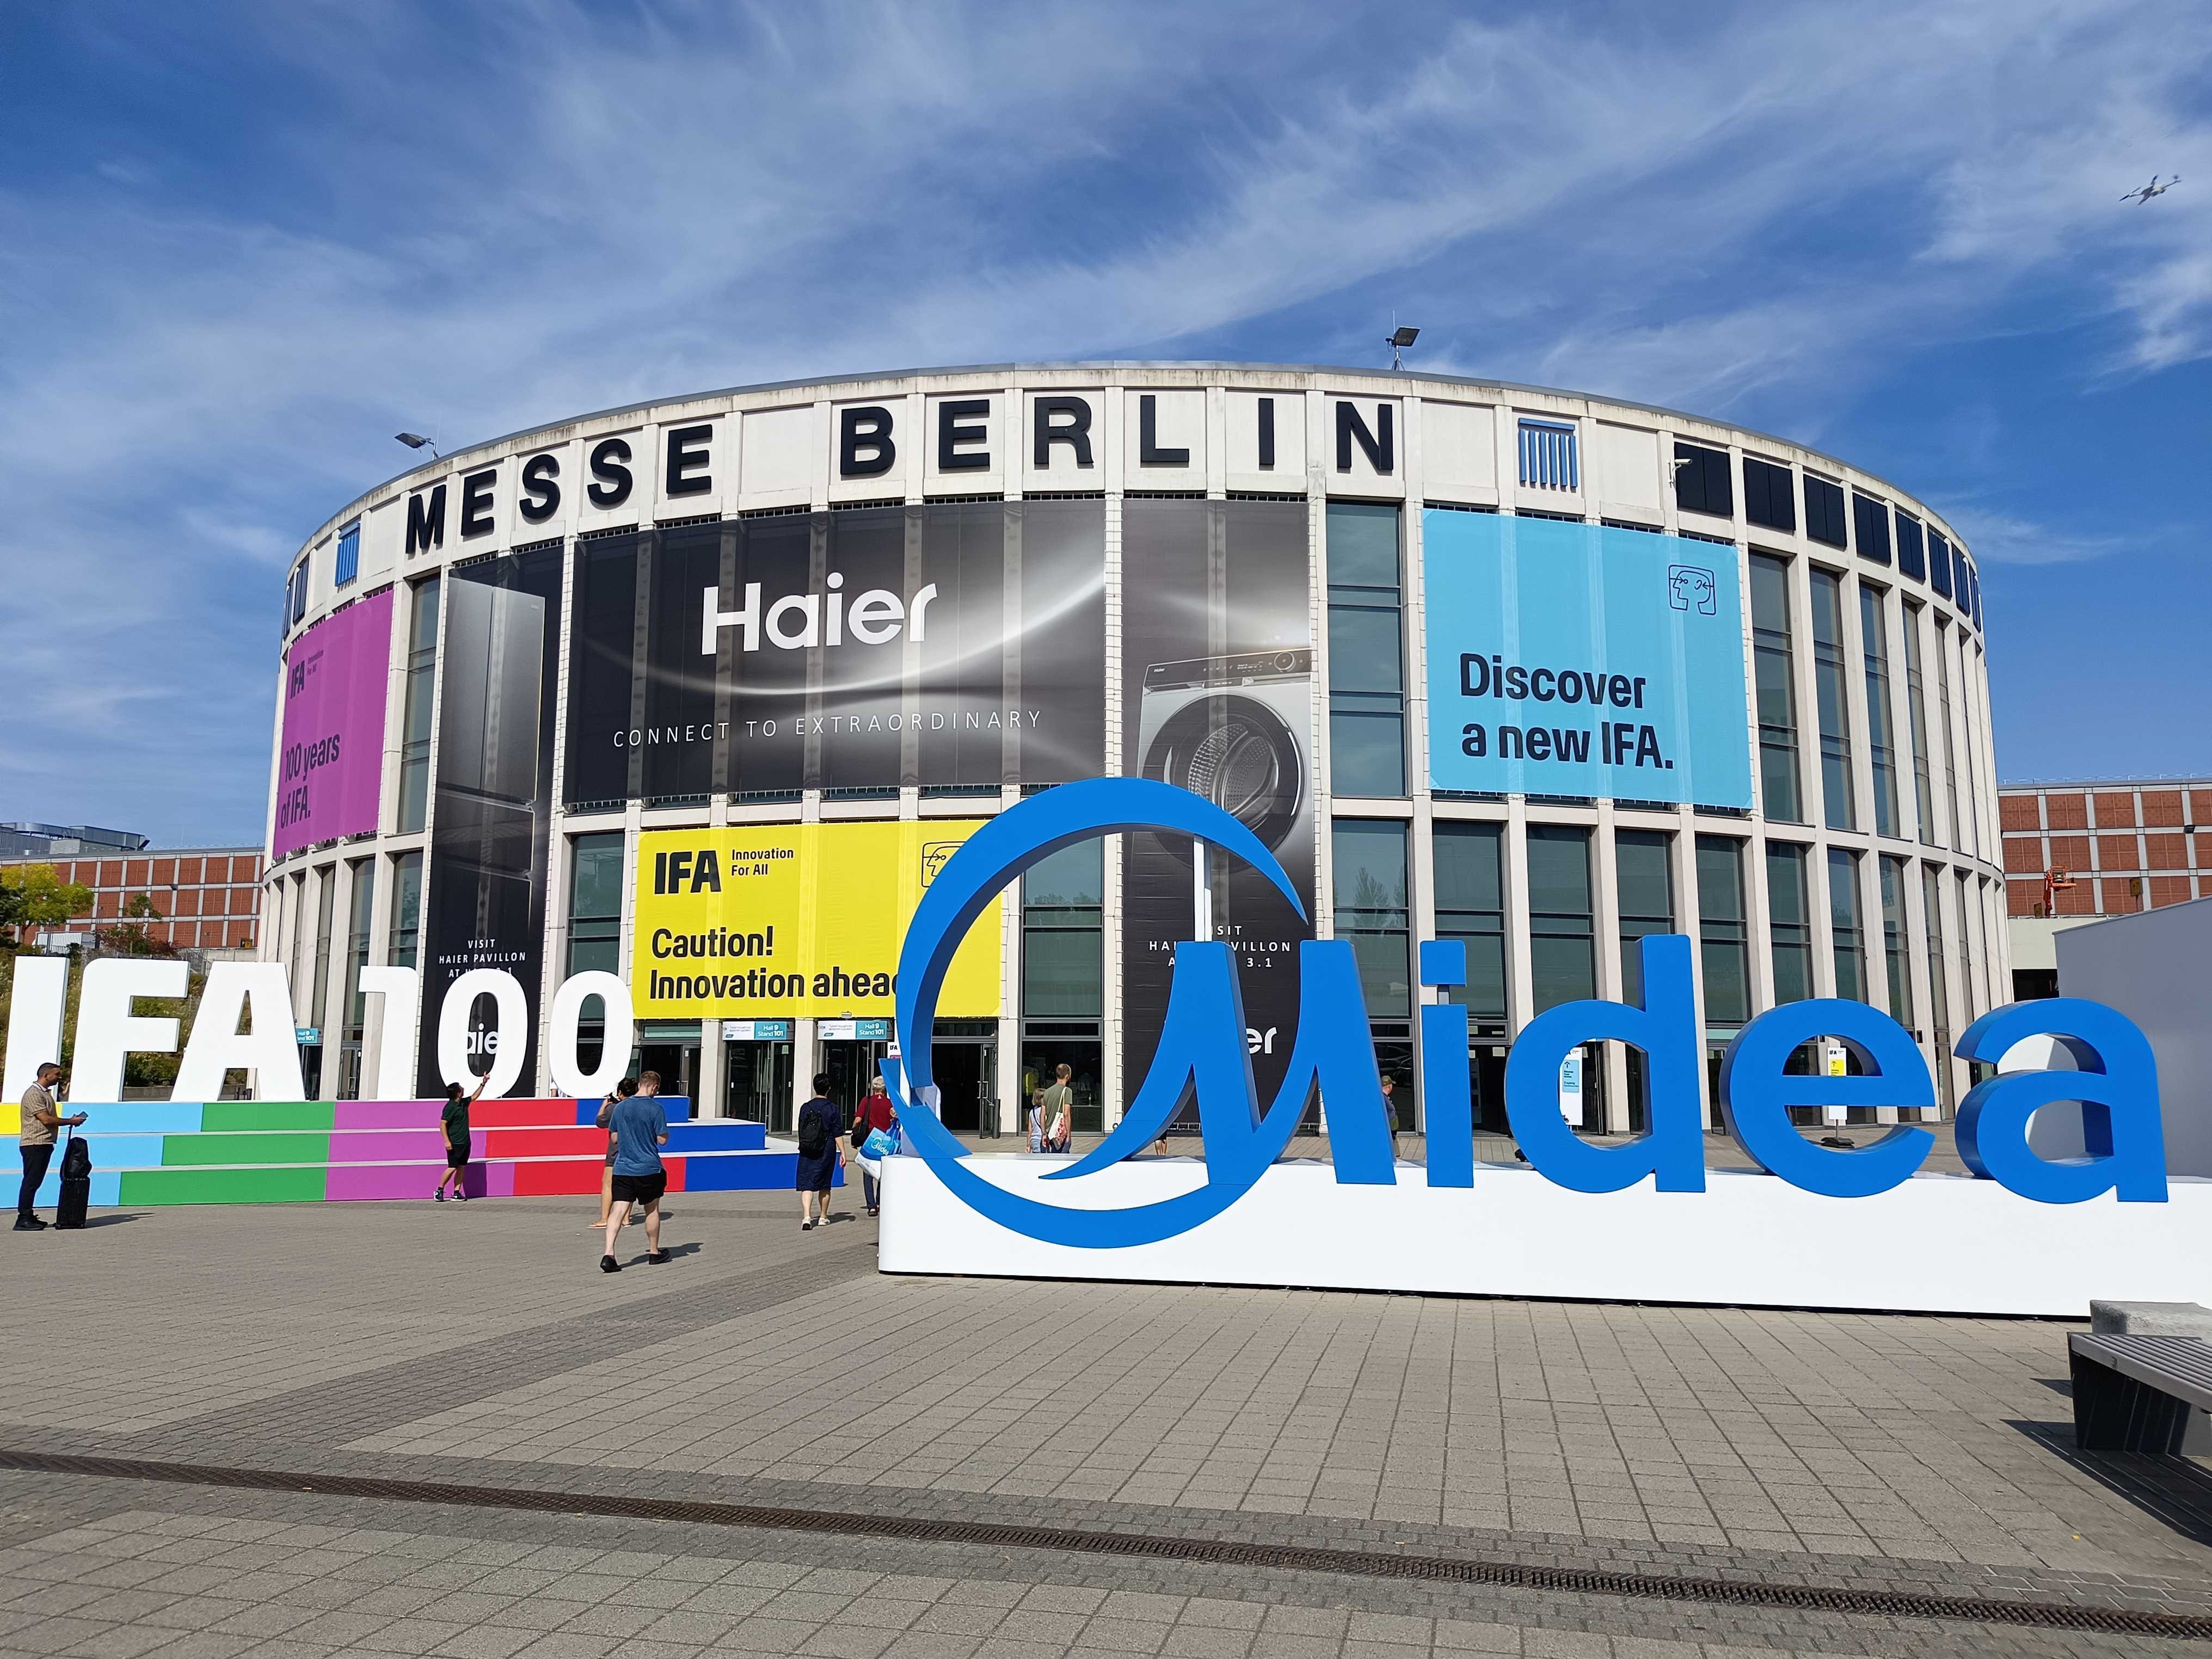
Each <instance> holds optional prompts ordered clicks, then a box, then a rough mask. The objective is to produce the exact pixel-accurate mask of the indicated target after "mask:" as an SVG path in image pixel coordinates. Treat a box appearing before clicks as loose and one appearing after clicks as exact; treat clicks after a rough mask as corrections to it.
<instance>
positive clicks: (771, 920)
mask: <svg viewBox="0 0 2212 1659" xmlns="http://www.w3.org/2000/svg"><path fill="white" fill-rule="evenodd" d="M978 827H979V826H978V824H977V823H975V822H972V821H967V820H943V819H932V820H930V821H929V822H927V823H915V822H907V823H897V822H890V823H793V824H755V825H732V826H731V827H729V828H726V829H706V828H701V829H659V830H652V831H648V832H647V833H646V834H645V835H643V836H640V837H639V838H638V854H637V891H636V918H637V922H636V927H635V933H634V935H633V939H632V944H631V954H630V976H629V981H630V999H631V1004H632V1006H633V1007H634V1008H635V1012H636V1013H637V1015H638V1017H639V1018H641V1019H642V1018H664V1019H665V1018H670V1017H671V1016H676V1015H696V1016H698V1017H701V1018H708V1019H714V1018H724V1019H727V1018H741V1019H742V1018H762V1017H769V1018H782V1019H790V1018H798V1017H800V1016H805V1015H815V1016H829V1017H832V1018H841V1019H842V1018H850V1017H853V1016H855V1015H866V1016H868V1017H869V1018H873V1019H876V1020H878V1021H888V1020H889V1018H890V1013H891V1009H892V988H893V978H894V974H895V970H896V968H897V966H898V948H899V936H900V933H901V932H902V929H903V927H904V926H905V923H906V919H907V918H908V916H910V915H913V914H914V908H915V905H916V904H917V903H919V902H921V896H922V894H923V893H924V892H925V891H926V890H927V888H928V886H929V884H930V882H931V881H932V880H933V879H934V878H935V875H936V872H937V871H938V870H939V868H940V867H941V866H943V865H944V863H945V860H947V859H949V858H951V855H952V854H953V853H954V852H956V851H957V849H958V848H959V846H960V844H961V842H963V841H965V840H966V839H967V838H968V836H970V835H972V834H973V833H974V832H975V829H977V828H978ZM978 923H979V925H977V926H976V927H974V929H973V930H972V932H970V933H969V934H968V935H967V936H966V943H965V945H964V946H963V949H962V950H961V951H959V952H958V953H957V958H956V960H955V962H954V963H953V965H952V967H951V971H950V972H949V973H948V975H946V980H945V1012H946V1013H947V1014H951V1015H956V1016H959V1017H962V1018H994V1017H995V1016H996V1015H997V1014H998V1012H999V1000H1000V932H999V912H998V905H997V902H996V901H995V899H994V902H993V903H992V904H991V905H989V906H987V907H986V912H979V913H978Z"/></svg>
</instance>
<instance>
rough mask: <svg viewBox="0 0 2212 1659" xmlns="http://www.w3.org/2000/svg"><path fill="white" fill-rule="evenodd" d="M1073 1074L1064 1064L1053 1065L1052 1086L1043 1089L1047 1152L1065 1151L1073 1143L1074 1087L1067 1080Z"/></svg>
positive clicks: (1068, 1149)
mask: <svg viewBox="0 0 2212 1659" xmlns="http://www.w3.org/2000/svg"><path fill="white" fill-rule="evenodd" d="M1071 1076H1073V1073H1072V1072H1071V1071H1070V1070H1069V1069H1068V1067H1067V1066H1057V1067H1055V1068H1054V1072H1053V1075H1052V1087H1051V1088H1049V1089H1048V1090H1046V1091H1044V1112H1045V1119H1046V1123H1047V1127H1046V1129H1045V1132H1044V1149H1045V1151H1047V1152H1067V1151H1070V1150H1071V1149H1072V1148H1073V1144H1074V1140H1075V1089H1074V1086H1073V1085H1072V1084H1070V1083H1069V1081H1068V1079H1069V1078H1070V1077H1071Z"/></svg>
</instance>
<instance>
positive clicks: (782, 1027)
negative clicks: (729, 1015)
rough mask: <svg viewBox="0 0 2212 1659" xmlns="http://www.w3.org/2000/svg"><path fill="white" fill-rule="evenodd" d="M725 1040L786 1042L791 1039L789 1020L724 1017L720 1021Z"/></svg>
mask: <svg viewBox="0 0 2212 1659" xmlns="http://www.w3.org/2000/svg"><path fill="white" fill-rule="evenodd" d="M722 1040H723V1041H724V1042H790V1041H791V1022H790V1021H789V1020H787V1019H726V1020H724V1021H723V1022H722Z"/></svg>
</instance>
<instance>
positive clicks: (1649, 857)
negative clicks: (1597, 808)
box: [1613, 829, 1674, 1002]
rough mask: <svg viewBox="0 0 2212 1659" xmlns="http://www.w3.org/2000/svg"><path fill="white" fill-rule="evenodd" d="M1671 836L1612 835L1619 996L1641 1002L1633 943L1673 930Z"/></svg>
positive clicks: (1640, 964) (1639, 963)
mask: <svg viewBox="0 0 2212 1659" xmlns="http://www.w3.org/2000/svg"><path fill="white" fill-rule="evenodd" d="M1673 840H1674V838H1673V837H1672V836H1668V834H1666V833H1665V832H1664V831H1663V830H1658V829H1621V830H1617V831H1615V832H1614V834H1613V878H1614V880H1615V882H1616V884H1617V885H1618V888H1619V891H1620V985H1621V991H1622V1000H1625V1001H1628V1002H1641V1001H1643V1000H1644V952H1643V951H1642V949H1641V947H1640V946H1639V945H1638V940H1640V939H1643V938H1644V936H1645V935H1646V934H1649V933H1673V932H1674V862H1673V860H1672V858H1671V857H1670V855H1669V851H1668V849H1669V848H1670V846H1671V845H1672V843H1673Z"/></svg>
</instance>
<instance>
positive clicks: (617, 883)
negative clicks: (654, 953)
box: [568, 829, 623, 974]
mask: <svg viewBox="0 0 2212 1659" xmlns="http://www.w3.org/2000/svg"><path fill="white" fill-rule="evenodd" d="M569 850H570V853H571V854H572V856H573V860H574V862H573V863H572V864H571V865H570V866H569V870H568V971H569V972H570V973H571V974H581V973H588V972H594V971H596V972H600V973H609V974H618V973H620V972H621V971H622V902H623V832H622V831H621V830H619V829H611V830H609V831H607V832H606V833H605V834H604V835H598V836H577V837H576V838H575V839H574V841H573V842H570V843H569Z"/></svg>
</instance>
